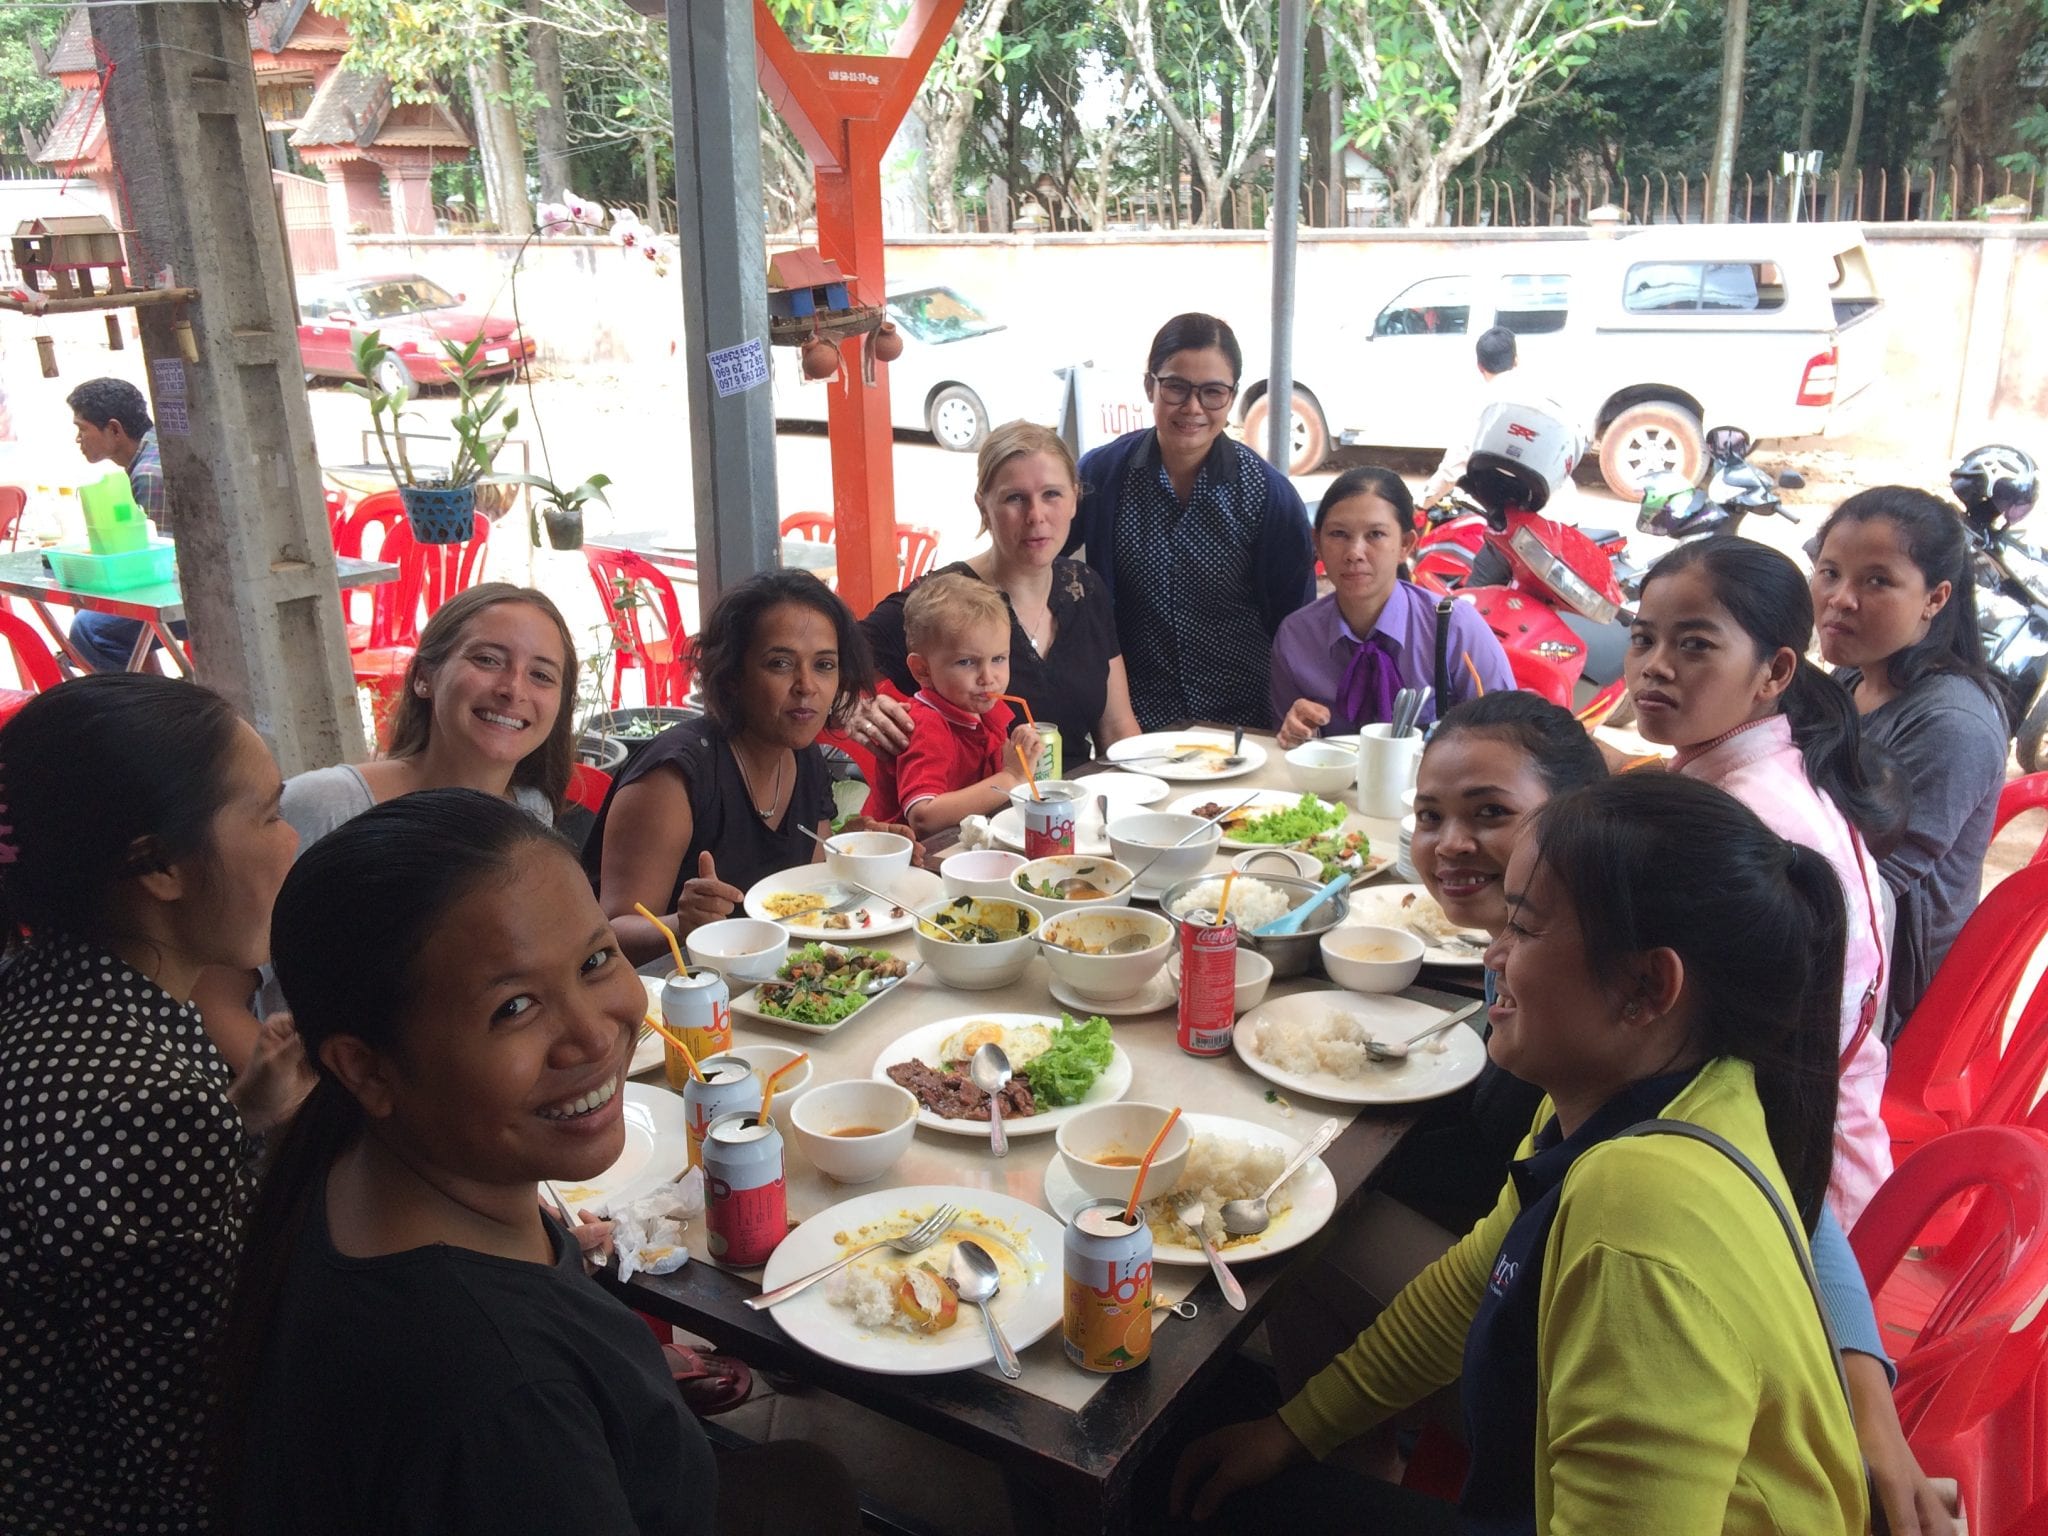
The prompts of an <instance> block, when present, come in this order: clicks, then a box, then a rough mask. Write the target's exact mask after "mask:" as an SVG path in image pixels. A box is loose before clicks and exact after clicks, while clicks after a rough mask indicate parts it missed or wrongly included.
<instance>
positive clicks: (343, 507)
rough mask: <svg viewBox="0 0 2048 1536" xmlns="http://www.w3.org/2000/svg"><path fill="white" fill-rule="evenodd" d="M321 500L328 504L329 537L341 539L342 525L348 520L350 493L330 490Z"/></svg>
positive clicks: (325, 491)
mask: <svg viewBox="0 0 2048 1536" xmlns="http://www.w3.org/2000/svg"><path fill="white" fill-rule="evenodd" d="M320 499H321V500H322V501H324V502H325V503H326V504H327V535H328V537H329V538H339V537H340V535H341V525H342V524H343V523H344V522H345V521H347V519H348V492H346V491H337V490H334V489H332V488H329V489H328V490H324V491H322V492H321V493H320ZM336 553H337V554H338V553H340V551H339V550H337V551H336Z"/></svg>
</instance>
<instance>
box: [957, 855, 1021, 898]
mask: <svg viewBox="0 0 2048 1536" xmlns="http://www.w3.org/2000/svg"><path fill="white" fill-rule="evenodd" d="M1027 862H1029V861H1028V860H1026V859H1025V857H1024V855H1023V854H1021V853H1011V852H1010V851H1009V850H1008V849H1006V848H976V849H973V850H971V851H970V852H967V853H956V854H954V855H953V856H952V857H951V858H949V859H947V860H946V861H945V862H944V863H942V864H940V865H939V880H940V882H941V883H942V884H943V885H944V886H945V887H946V894H947V895H948V896H977V897H980V898H981V899H982V900H983V901H1012V900H1015V899H1016V897H1017V895H1018V891H1017V888H1016V887H1015V886H1014V885H1012V884H1010V876H1012V875H1014V874H1015V873H1016V872H1017V871H1018V870H1020V869H1022V868H1023V867H1024V866H1025V864H1026V863H1027Z"/></svg>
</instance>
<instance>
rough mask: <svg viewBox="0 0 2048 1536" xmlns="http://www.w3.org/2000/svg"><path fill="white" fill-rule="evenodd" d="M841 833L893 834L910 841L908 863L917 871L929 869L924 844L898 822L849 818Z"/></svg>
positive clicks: (868, 817) (863, 817)
mask: <svg viewBox="0 0 2048 1536" xmlns="http://www.w3.org/2000/svg"><path fill="white" fill-rule="evenodd" d="M839 830H840V831H842V832H894V833H895V834H896V835H897V836H898V837H907V838H909V839H910V862H911V864H912V866H913V867H915V868H917V869H930V868H931V867H932V865H931V859H930V856H929V855H928V854H926V853H925V851H924V844H923V843H921V842H919V841H918V840H917V833H916V832H915V831H914V830H913V829H911V828H910V827H907V826H905V825H904V824H903V823H902V822H900V821H877V820H875V818H874V817H872V816H849V817H847V818H846V824H845V825H844V826H842V827H841V828H840V829H839Z"/></svg>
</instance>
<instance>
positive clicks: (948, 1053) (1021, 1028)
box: [939, 1019, 1052, 1072]
mask: <svg viewBox="0 0 2048 1536" xmlns="http://www.w3.org/2000/svg"><path fill="white" fill-rule="evenodd" d="M1051 1044H1052V1031H1051V1030H1050V1029H1047V1028H1046V1027H1045V1026H1044V1025H1043V1024H1020V1025H1016V1026H1010V1025H1004V1024H997V1023H995V1022H993V1021H992V1020H988V1019H979V1020H976V1021H975V1022H974V1023H972V1024H969V1025H967V1026H966V1027H964V1028H962V1029H956V1030H954V1031H953V1033H952V1034H950V1035H948V1036H946V1038H945V1040H944V1041H943V1042H942V1043H941V1044H940V1046H939V1060H941V1061H968V1060H970V1059H972V1057H973V1055H974V1053H975V1052H976V1051H978V1050H980V1049H981V1048H982V1047H983V1046H984V1045H994V1046H998V1047H1000V1048H1001V1050H1002V1053H1003V1054H1004V1055H1005V1056H1007V1057H1009V1058H1010V1070H1011V1071H1013V1072H1019V1071H1022V1070H1023V1069H1024V1066H1025V1064H1026V1063H1027V1062H1033V1061H1036V1060H1037V1059H1038V1058H1039V1057H1041V1056H1043V1055H1044V1054H1045V1053H1046V1050H1047V1048H1048V1047H1050V1046H1051Z"/></svg>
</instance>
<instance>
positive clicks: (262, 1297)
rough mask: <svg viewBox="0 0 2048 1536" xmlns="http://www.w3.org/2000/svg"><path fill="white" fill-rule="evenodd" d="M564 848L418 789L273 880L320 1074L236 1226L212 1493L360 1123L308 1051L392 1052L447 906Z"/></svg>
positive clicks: (282, 955)
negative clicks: (312, 1220)
mask: <svg viewBox="0 0 2048 1536" xmlns="http://www.w3.org/2000/svg"><path fill="white" fill-rule="evenodd" d="M536 845H539V846H541V847H543V848H553V849H558V850H560V852H561V855H562V857H564V858H566V859H569V860H571V861H573V860H574V859H575V857H576V855H575V853H574V851H573V850H572V849H571V848H570V847H569V845H568V844H567V843H566V842H564V841H563V840H562V839H561V838H560V837H558V836H557V835H556V834H555V833H554V832H552V831H550V830H549V829H548V828H546V827H543V826H542V825H540V823H539V822H537V821H535V820H534V819H533V818H532V817H531V816H528V815H527V814H526V813H525V812H524V811H521V810H519V809H518V808H516V807H515V806H513V805H512V804H511V803H510V802H509V801H506V800H502V799H500V798H498V797H497V796H495V795H487V794H484V793H482V792H481V791H479V790H473V789H427V790H421V791H419V792H418V793H417V794H411V795H401V796H400V797H399V798H397V799H396V800H387V801H385V802H384V803H383V804H382V805H377V806H372V807H371V808H370V809H369V810H367V811H364V812H363V813H362V814H361V815H360V816H356V817H352V818H351V819H350V820H348V821H347V822H345V823H343V824H342V825H341V826H340V827H338V828H336V829H335V830H334V831H332V832H330V833H328V834H327V836H325V837H323V838H321V839H320V840H319V841H318V842H316V843H314V844H313V845H312V846H311V847H309V848H308V849H307V850H306V851H305V853H304V854H302V855H301V856H300V858H299V861H298V863H297V864H295V865H293V866H292V871H291V873H290V874H289V875H288V876H286V877H285V882H284V888H283V889H282V890H280V891H279V892H278V894H277V903H276V905H275V907H274V908H273V909H272V912H271V918H270V955H271V963H272V965H273V966H275V967H276V970H277V979H278V981H279V983H280V984H281V985H282V987H283V989H284V995H285V1001H286V1002H287V1003H288V1004H289V1005H290V1007H291V1011H292V1020H293V1022H294V1024H295V1025H296V1026H297V1028H298V1032H299V1038H300V1039H301V1040H302V1041H303V1042H304V1044H305V1047H306V1059H307V1060H308V1061H309V1062H311V1063H312V1064H313V1067H314V1069H315V1071H316V1072H317V1073H318V1074H319V1077H318V1081H317V1082H316V1083H315V1084H314V1087H313V1091H312V1093H311V1094H310V1095H309V1096H308V1097H307V1099H306V1101H305V1103H304V1104H302V1105H300V1106H299V1111H298V1113H297V1114H296V1115H294V1116H293V1117H292V1121H291V1124H290V1125H289V1126H288V1127H287V1128H286V1129H285V1131H284V1133H283V1135H282V1137H281V1138H280V1139H279V1141H278V1144H277V1146H276V1148H275V1151H274V1155H273V1157H272V1159H271V1163H270V1167H269V1170H268V1172H267V1173H266V1174H265V1176H264V1180H263V1184H262V1187H261V1189H260V1190H259V1191H258V1193H257V1196H256V1201H255V1204H254V1207H253V1209H252V1210H251V1211H250V1213H249V1220H248V1222H247V1224H246V1226H245V1228H244V1230H245V1231H246V1232H247V1233H248V1244H247V1246H246V1247H245V1248H244V1249H243V1252H242V1260H241V1266H240V1272H239V1275H238V1277H237V1280H236V1285H235V1294H234V1299H233V1302H232V1304H231V1305H230V1307H229V1309H228V1322H227V1329H226V1333H225V1335H224V1338H223V1342H222V1348H221V1356H220V1360H221V1364H220V1374H221V1385H222V1401H223V1409H222V1413H221V1416H220V1420H219V1424H218V1428H217V1430H216V1435H215V1440H216V1454H215V1480H216V1485H217V1494H218V1496H219V1497H220V1498H221V1499H223V1500H225V1501H226V1502H227V1504H229V1505H231V1504H232V1501H233V1487H232V1478H233V1475H234V1467H235V1465H236V1462H237V1459H238V1457H239V1454H240V1446H241V1444H242V1441H243V1438H244V1432H245V1430H246V1428H247V1426H248V1422H249V1415H250V1412H251V1410H252V1407H253V1394H254V1392H255V1388H256V1382H257V1379H258V1376H259V1374H260V1372H261V1368H262V1361H263V1353H264V1347H265V1344H266V1342H267V1341H268V1338H269V1335H270V1332H271V1327H272V1323H273V1321H274V1319H275V1318H276V1316H277V1311H278V1300H279V1296H280V1293H281V1292H282V1290H283V1287H284V1282H285V1277H286V1274H287V1272H288V1270H289V1269H290V1266H291V1259H292V1253H293V1250H294V1249H295V1248H296V1247H297V1246H298V1243H299V1238H300V1233H301V1231H302V1229H303V1228H304V1226H305V1223H306V1219H307V1215H308V1213H309V1211H310V1210H311V1209H312V1207H313V1205H314V1204H315V1200H314V1196H315V1193H316V1191H317V1190H318V1188H319V1187H320V1185H321V1183H322V1181H324V1180H325V1178H326V1177H327V1173H328V1170H329V1169H331V1168H332V1167H333V1166H334V1161H335V1159H336V1158H338V1157H340V1156H341V1154H342V1153H343V1152H344V1151H346V1150H347V1149H348V1148H349V1146H351V1145H352V1144H353V1143H354V1141H355V1140H356V1138H357V1137H358V1136H359V1135H360V1134H361V1133H362V1130H363V1126H364V1124H365V1117H364V1115H363V1110H362V1106H361V1105H360V1104H358V1103H357V1101H356V1099H355V1096H354V1095H353V1094H351V1093H350V1092H349V1091H348V1089H347V1088H345V1087H344V1086H343V1085H342V1082H341V1080H340V1079H339V1078H338V1077H336V1076H335V1075H334V1074H333V1073H332V1072H331V1071H329V1070H328V1069H327V1067H326V1065H325V1064H324V1063H323V1062H322V1061H321V1059H320V1050H321V1047H322V1046H324V1045H325V1044H326V1043H327V1042H328V1041H329V1040H331V1039H333V1038H334V1037H335V1036H337V1035H353V1036H355V1037H356V1038H357V1039H359V1040H361V1041H362V1042H363V1043H364V1044H365V1045H368V1046H370V1047H371V1048H372V1049H374V1050H376V1051H378V1052H379V1053H381V1054H384V1055H392V1054H400V1055H402V1054H403V1052H402V1050H401V1049H400V1046H401V1043H402V1037H403V1035H404V1033H405V1030H406V1027H407V1025H408V1024H409V1023H410V1021H411V1014H412V999H413V997H414V994H415V992H416V991H417V989H418V987H419V985H420V982H421V979H422V978H421V975H420V967H421V963H422V956H423V954H424V953H425V951H426V949H427V946H428V943H429V941H430V940H432V939H433V937H434V936H435V935H436V934H437V933H438V932H439V931H440V929H441V925H442V923H443V921H444V920H445V919H446V917H447V914H448V913H449V912H450V911H451V910H452V909H453V908H454V907H455V906H456V905H457V904H458V903H459V902H461V901H462V900H464V899H465V898H466V897H467V896H468V895H469V894H470V893H471V892H473V891H475V890H476V889H478V888H479V887H480V886H482V885H484V884H486V883H487V882H490V881H494V880H498V879H502V878H503V877H504V875H505V873H506V871H507V870H508V869H509V867H510V866H511V865H512V863H513V861H514V860H515V859H517V858H518V857H519V856H521V855H522V854H524V853H525V852H526V851H527V850H529V849H530V848H533V847H534V846H536Z"/></svg>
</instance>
